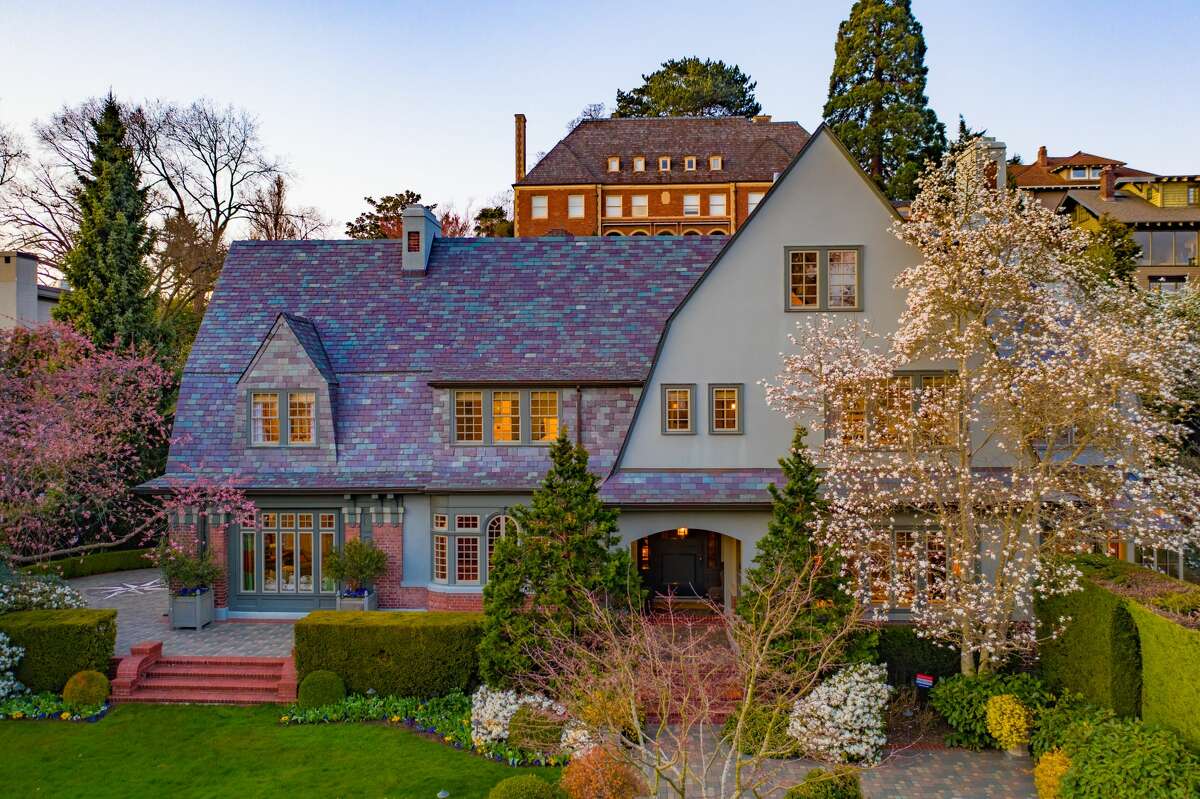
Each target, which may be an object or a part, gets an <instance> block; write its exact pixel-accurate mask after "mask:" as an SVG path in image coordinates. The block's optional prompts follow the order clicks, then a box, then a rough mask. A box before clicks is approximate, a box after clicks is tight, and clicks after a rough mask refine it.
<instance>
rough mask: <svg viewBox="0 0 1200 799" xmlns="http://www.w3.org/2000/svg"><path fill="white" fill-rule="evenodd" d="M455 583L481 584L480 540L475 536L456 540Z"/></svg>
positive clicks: (460, 537) (461, 537)
mask: <svg viewBox="0 0 1200 799" xmlns="http://www.w3.org/2000/svg"><path fill="white" fill-rule="evenodd" d="M454 581H455V582H458V583H477V582H479V539H478V538H477V537H475V536H473V535H471V536H459V537H458V538H456V539H455V547H454Z"/></svg>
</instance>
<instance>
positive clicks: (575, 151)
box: [516, 117, 808, 186]
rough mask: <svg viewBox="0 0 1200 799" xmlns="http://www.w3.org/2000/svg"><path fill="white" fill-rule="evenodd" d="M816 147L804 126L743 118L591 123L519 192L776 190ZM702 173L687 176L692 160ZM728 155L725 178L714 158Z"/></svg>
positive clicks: (551, 156) (543, 164)
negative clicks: (666, 187)
mask: <svg viewBox="0 0 1200 799" xmlns="http://www.w3.org/2000/svg"><path fill="white" fill-rule="evenodd" d="M806 141H808V132H807V131H805V130H804V128H803V127H801V126H800V124H799V123H798V122H763V121H760V122H754V121H752V120H749V119H744V118H742V117H656V118H631V119H592V120H585V121H584V122H581V123H580V124H579V125H577V126H576V127H575V129H574V130H572V131H571V132H570V133H568V134H567V136H566V137H565V138H564V139H562V140H561V141H559V143H558V144H556V145H554V148H553V149H552V150H550V152H549V153H547V154H546V155H545V157H543V158H542V160H541V161H538V163H537V164H536V165H535V166H534V167H533V169H531V170H529V174H528V175H526V176H525V179H524V180H520V181H518V182H517V184H516V185H518V186H550V185H559V184H562V185H573V184H578V183H602V184H666V183H727V182H731V181H738V182H744V181H761V182H768V183H769V182H770V181H771V180H772V179H773V178H774V176H775V175H776V174H777V173H779V172H782V171H783V170H784V169H786V168H787V165H788V164H789V163H790V162H791V160H792V158H793V157H794V156H795V155H796V153H798V152H799V151H800V148H802V147H803V146H804V143H805V142H806ZM614 155H617V156H620V157H621V170H620V172H609V171H608V159H609V157H610V156H614ZM636 155H640V156H645V158H646V171H645V172H634V171H633V157H634V156H636ZM662 155H669V156H671V170H670V171H669V172H659V171H658V157H659V156H662ZM689 155H694V156H696V158H697V165H696V166H697V168H696V169H695V170H693V171H690V172H689V171H686V170H684V168H683V159H684V156H689ZM710 155H720V156H721V157H722V158H723V159H724V162H723V164H722V168H721V169H720V170H716V171H714V170H710V169H709V168H708V157H709V156H710Z"/></svg>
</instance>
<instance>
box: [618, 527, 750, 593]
mask: <svg viewBox="0 0 1200 799" xmlns="http://www.w3.org/2000/svg"><path fill="white" fill-rule="evenodd" d="M633 556H634V562H635V563H636V565H637V569H638V573H639V574H640V575H641V577H642V582H643V584H644V585H645V587H646V590H647V591H649V593H650V598H651V601H654V600H655V599H656V598H657V599H663V598H665V597H675V598H676V599H679V600H693V601H704V600H708V601H711V602H715V603H716V604H718V605H723V606H724V607H726V608H732V607H733V602H734V600H735V598H736V597H735V594H736V592H737V585H738V564H739V562H740V557H741V555H740V552H739V542H738V540H737V539H736V538H731V537H730V536H727V535H722V534H721V533H719V532H716V531H715V530H700V529H695V528H688V527H677V528H675V529H672V530H662V531H660V532H657V533H653V534H652V535H648V536H646V537H645V538H640V539H638V540H637V541H635V542H634V543H633Z"/></svg>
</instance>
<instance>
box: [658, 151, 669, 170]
mask: <svg viewBox="0 0 1200 799" xmlns="http://www.w3.org/2000/svg"><path fill="white" fill-rule="evenodd" d="M658 171H659V172H670V171H671V156H669V155H660V156H659V157H658Z"/></svg>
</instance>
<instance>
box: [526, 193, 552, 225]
mask: <svg viewBox="0 0 1200 799" xmlns="http://www.w3.org/2000/svg"><path fill="white" fill-rule="evenodd" d="M537 200H544V201H545V206H544V207H543V208H542V213H541V214H540V215H539V214H538V209H537ZM529 218H530V219H549V218H550V195H548V194H531V195H529Z"/></svg>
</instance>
